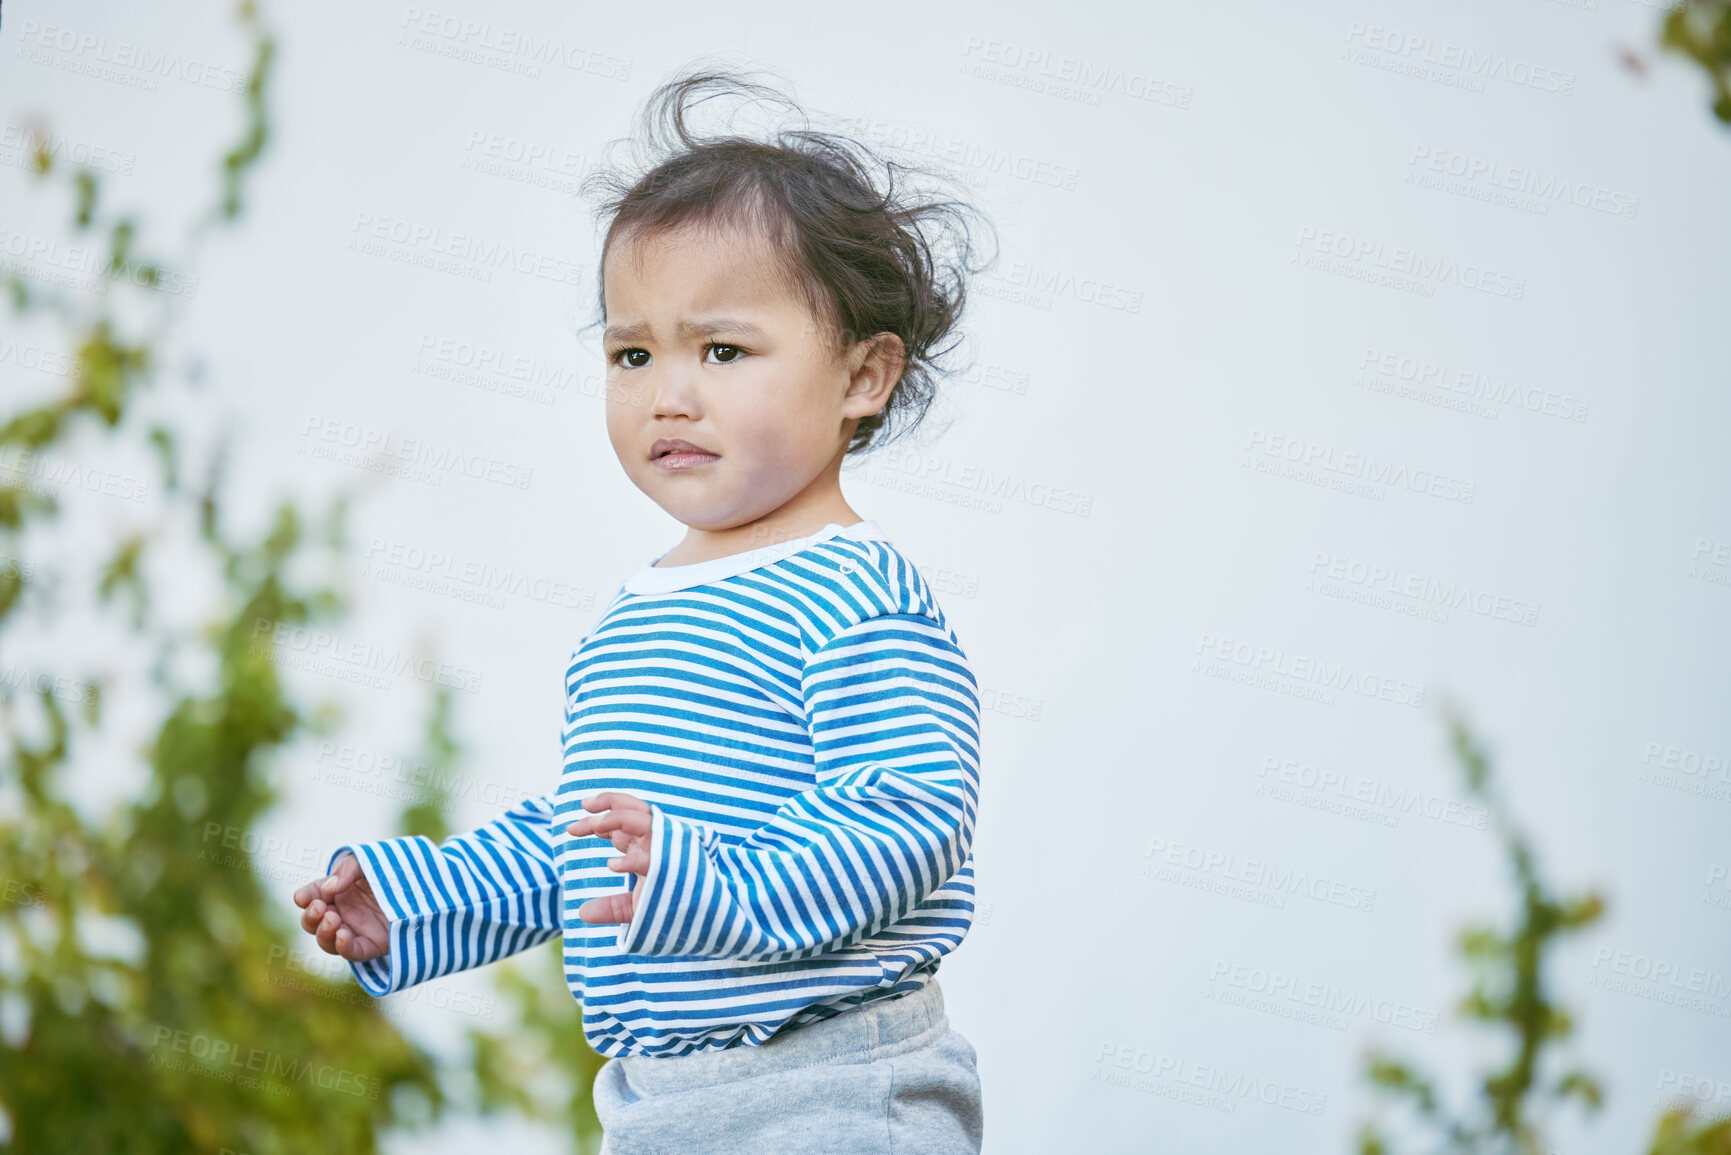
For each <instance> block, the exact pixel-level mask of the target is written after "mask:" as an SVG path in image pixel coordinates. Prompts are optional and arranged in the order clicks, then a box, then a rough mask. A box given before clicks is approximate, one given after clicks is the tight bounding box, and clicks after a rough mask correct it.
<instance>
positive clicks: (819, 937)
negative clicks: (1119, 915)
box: [620, 613, 979, 962]
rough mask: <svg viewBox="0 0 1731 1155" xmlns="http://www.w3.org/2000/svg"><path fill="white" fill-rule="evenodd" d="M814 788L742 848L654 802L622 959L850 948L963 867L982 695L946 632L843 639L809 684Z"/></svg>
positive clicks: (877, 620) (846, 632)
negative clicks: (646, 857)
mask: <svg viewBox="0 0 1731 1155" xmlns="http://www.w3.org/2000/svg"><path fill="white" fill-rule="evenodd" d="M799 684H800V692H801V695H802V697H803V701H804V707H805V721H806V727H807V730H808V731H809V734H810V737H811V742H812V749H813V756H814V760H815V764H816V784H815V786H813V787H812V788H811V789H807V790H804V791H801V792H800V793H798V794H795V795H792V796H791V797H789V798H788V799H787V800H786V801H785V802H784V803H783V804H782V805H781V806H780V807H779V808H778V809H777V810H776V811H775V813H774V815H773V817H771V818H770V820H769V821H768V822H767V823H765V824H764V825H762V826H761V827H759V828H757V829H756V830H753V831H752V832H751V833H750V834H749V835H747V836H745V837H744V838H743V839H740V838H737V837H736V838H733V839H729V838H726V837H724V836H723V835H722V834H721V833H719V832H718V831H716V830H714V829H712V828H710V827H709V826H707V825H706V824H705V823H703V822H698V821H692V820H689V819H686V818H682V817H678V816H676V815H673V814H670V813H668V812H667V811H666V810H665V809H663V808H662V807H660V806H656V805H651V807H650V810H651V815H652V825H651V831H652V833H651V837H650V865H649V869H648V873H647V875H646V876H644V877H641V878H639V877H638V876H636V875H630V876H628V881H629V882H630V883H631V884H632V885H633V886H634V889H635V890H636V893H637V901H636V908H635V912H634V916H633V919H632V922H631V923H630V925H629V926H628V927H627V928H626V929H625V931H624V933H623V934H622V936H621V938H620V949H621V950H622V951H623V952H625V953H627V954H635V955H653V956H662V957H667V956H676V955H686V956H699V957H707V958H716V959H735V960H744V961H751V962H773V961H783V960H790V959H800V958H810V957H813V956H817V955H822V954H827V953H830V952H833V951H837V950H842V949H844V948H847V947H850V946H852V945H854V944H856V943H859V942H860V941H861V940H863V939H867V938H870V937H871V936H873V935H876V934H878V933H879V932H882V931H884V930H885V928H888V927H890V925H891V924H892V923H895V922H896V921H897V920H898V919H901V918H903V917H904V916H906V915H908V914H909V913H910V912H911V911H913V910H914V908H915V907H916V906H918V905H919V904H920V903H921V902H922V901H924V900H925V899H926V898H927V897H928V896H930V895H931V894H932V892H933V891H935V890H937V889H938V888H939V887H940V886H942V885H943V884H944V883H945V882H946V881H948V880H949V879H950V878H952V877H953V876H955V875H956V874H957V872H958V871H959V870H961V869H962V867H963V865H964V864H965V863H966V862H967V861H968V854H969V848H970V846H971V845H972V842H973V833H974V824H975V817H976V811H977V808H978V800H979V697H978V688H977V686H976V684H975V681H974V677H973V674H972V672H971V670H970V669H969V666H968V664H967V659H966V657H965V656H964V655H963V654H962V652H961V651H960V649H959V648H958V647H957V645H956V644H955V641H954V636H953V634H951V633H950V631H949V630H948V628H947V627H946V626H945V625H943V624H942V623H941V622H940V621H938V620H936V619H934V618H932V617H929V616H925V615H921V614H914V613H888V614H881V615H878V616H875V617H868V618H866V619H865V620H863V621H859V622H857V623H856V624H854V625H851V626H848V627H846V628H845V629H842V630H840V631H839V632H838V633H836V634H835V635H834V636H833V637H831V638H830V639H829V640H827V641H826V642H824V643H823V644H822V645H821V646H818V647H817V648H815V649H813V650H812V651H811V652H810V654H809V656H808V657H807V659H806V661H805V664H804V668H803V672H802V673H801V675H800V683H799Z"/></svg>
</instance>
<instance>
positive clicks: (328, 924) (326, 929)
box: [315, 910, 343, 954]
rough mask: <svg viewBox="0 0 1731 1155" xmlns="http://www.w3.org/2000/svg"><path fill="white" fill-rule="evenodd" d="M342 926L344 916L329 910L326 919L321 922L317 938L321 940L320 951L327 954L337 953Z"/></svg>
mask: <svg viewBox="0 0 1731 1155" xmlns="http://www.w3.org/2000/svg"><path fill="white" fill-rule="evenodd" d="M342 925H343V919H342V916H341V915H339V914H338V913H337V912H336V911H334V910H327V911H326V912H325V917H324V918H323V919H322V920H321V921H320V922H319V930H318V934H317V935H316V936H315V937H316V938H317V939H318V940H319V949H320V950H323V951H324V952H325V953H326V954H336V953H337V931H338V929H339V928H341V927H342Z"/></svg>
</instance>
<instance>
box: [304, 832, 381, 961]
mask: <svg viewBox="0 0 1731 1155" xmlns="http://www.w3.org/2000/svg"><path fill="white" fill-rule="evenodd" d="M295 905H296V906H298V907H300V908H301V910H302V911H303V912H304V913H303V914H302V915H301V929H302V930H304V931H306V932H307V933H308V934H310V935H313V936H315V937H316V938H317V939H318V941H319V946H320V947H321V948H323V950H324V952H325V953H326V954H334V955H339V956H341V957H342V958H346V959H348V960H349V961H350V962H366V961H367V960H368V959H372V958H378V957H379V956H380V955H382V954H386V953H388V952H389V951H390V949H391V938H390V934H389V929H390V923H389V921H388V920H387V919H386V918H385V912H384V911H383V910H381V909H380V908H379V900H378V899H377V898H376V897H374V895H373V886H372V883H370V882H368V881H367V876H366V875H364V874H362V873H361V860H360V859H358V858H356V857H355V856H354V855H352V854H345V855H343V856H342V857H341V858H339V859H338V860H337V865H336V869H335V870H333V871H331V873H330V876H329V877H328V878H323V879H320V880H319V881H318V882H309V883H307V884H306V885H305V886H303V887H301V888H300V889H299V890H297V891H295Z"/></svg>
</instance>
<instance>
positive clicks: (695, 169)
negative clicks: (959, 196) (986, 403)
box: [582, 61, 995, 454]
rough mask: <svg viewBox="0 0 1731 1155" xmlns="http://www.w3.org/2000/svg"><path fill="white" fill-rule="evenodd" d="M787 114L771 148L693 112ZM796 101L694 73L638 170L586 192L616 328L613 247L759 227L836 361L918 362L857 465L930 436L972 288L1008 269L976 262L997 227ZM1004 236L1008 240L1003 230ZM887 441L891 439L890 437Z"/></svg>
mask: <svg viewBox="0 0 1731 1155" xmlns="http://www.w3.org/2000/svg"><path fill="white" fill-rule="evenodd" d="M729 96H731V97H738V98H745V99H749V100H755V101H757V102H759V103H762V104H767V105H770V106H772V107H777V106H778V107H780V108H781V109H783V110H785V111H786V112H788V113H791V114H792V115H794V116H795V117H797V119H798V122H799V124H798V127H794V128H786V127H783V128H779V129H774V130H772V131H770V132H768V133H766V134H764V136H765V137H766V138H765V139H759V138H757V137H754V136H750V135H740V134H738V133H736V132H733V131H732V130H731V126H730V129H729V131H728V132H727V133H726V134H722V135H710V136H704V135H699V134H697V133H695V132H694V131H693V130H692V128H691V126H690V124H689V121H690V119H691V113H692V110H693V109H694V108H695V107H696V106H697V105H700V104H702V103H703V102H705V101H709V100H713V99H716V98H717V97H729ZM809 126H810V120H809V118H808V117H807V116H806V115H805V113H804V112H803V111H801V110H800V109H799V107H798V105H797V104H795V103H794V101H793V100H792V98H791V97H789V96H786V95H784V94H783V93H782V92H781V91H779V90H778V89H777V88H775V87H773V86H771V85H768V84H764V83H760V82H757V81H754V80H751V79H748V78H747V77H746V76H745V75H743V74H742V73H741V71H740V70H738V69H735V68H730V67H728V66H726V65H718V64H716V63H715V62H713V61H711V62H708V63H705V62H698V63H697V64H692V65H687V67H686V68H685V69H684V70H682V71H681V72H680V73H678V74H676V75H675V76H674V77H673V78H672V79H670V80H668V81H666V82H665V83H663V84H662V85H661V86H660V87H659V88H657V89H656V90H655V91H654V92H653V93H651V94H650V96H649V98H648V99H647V100H646V101H645V103H644V105H643V109H642V113H641V126H640V129H639V131H638V133H637V134H636V135H635V138H634V139H629V138H628V139H626V140H624V141H615V142H613V143H614V146H618V145H621V144H625V145H628V146H630V147H631V149H632V155H631V159H630V161H629V162H627V163H625V164H617V163H614V164H605V165H603V166H601V167H599V168H597V169H596V170H595V171H593V172H592V173H590V174H589V175H588V176H587V177H586V178H585V180H584V181H583V186H582V192H583V195H584V197H585V199H587V200H588V201H589V202H590V203H591V205H593V206H595V209H596V213H597V216H598V220H599V221H600V222H605V223H606V225H607V231H606V237H605V240H604V241H603V242H602V245H601V253H600V256H599V258H598V260H597V262H596V263H597V270H596V275H595V296H596V309H597V315H598V316H600V317H601V318H602V323H605V319H606V316H607V304H606V298H605V295H604V291H603V286H604V281H603V269H604V268H605V265H606V261H607V253H608V251H609V249H610V248H611V247H612V245H613V242H614V241H615V240H616V239H618V238H620V237H625V236H628V237H629V238H630V239H631V240H632V241H640V240H644V239H649V238H652V237H655V236H658V235H661V234H665V233H669V232H672V231H674V230H676V229H680V228H683V227H686V226H696V227H698V228H703V229H709V230H715V231H722V230H731V229H735V228H743V229H749V230H754V231H755V232H757V233H758V235H761V236H763V237H765V238H766V239H767V240H768V242H769V244H770V247H771V249H772V250H773V252H774V254H775V260H776V262H777V263H778V265H779V266H780V269H781V272H782V273H783V275H784V277H785V279H786V282H787V283H788V285H789V286H791V287H792V289H793V290H794V292H795V293H796V294H797V296H798V298H799V299H800V300H801V301H802V302H803V303H804V304H805V306H806V308H807V311H808V312H809V313H810V314H811V315H812V316H813V317H814V318H816V319H817V320H818V321H819V323H820V324H821V325H822V326H823V327H824V333H825V340H826V342H827V344H828V348H829V350H830V352H831V353H832V355H836V356H839V355H840V354H841V353H842V352H843V351H844V350H845V349H846V348H847V347H849V346H850V345H852V344H853V343H854V342H856V341H860V340H865V339H867V338H870V337H871V336H872V335H873V334H876V333H882V332H889V333H894V334H895V335H896V336H898V337H900V338H901V340H902V342H903V344H904V346H905V348H906V361H905V363H904V365H903V368H902V374H901V378H900V380H898V381H897V382H896V384H895V387H894V388H893V389H892V390H891V392H890V396H889V400H888V401H887V402H886V403H885V405H884V408H883V409H882V411H880V412H879V413H876V414H872V415H869V416H866V417H862V418H861V419H860V422H859V425H858V427H857V428H856V429H855V430H854V434H853V438H852V440H851V441H850V443H849V445H848V449H847V452H848V454H853V453H857V452H860V451H863V450H865V449H866V448H867V447H868V446H870V445H873V444H874V443H875V444H883V443H885V442H887V441H890V440H894V439H895V438H897V437H899V436H901V435H902V434H903V433H905V432H907V431H908V430H911V429H912V428H914V427H915V426H917V425H918V424H919V423H920V421H921V420H922V419H923V418H924V417H925V415H926V412H927V410H928V409H929V408H930V406H931V403H932V400H933V397H934V396H935V393H936V385H937V378H938V376H940V375H943V374H947V373H950V372H953V371H954V370H953V368H952V367H951V366H950V365H949V364H947V362H946V358H947V357H948V356H949V354H950V353H952V352H953V351H954V350H955V348H956V347H957V345H958V344H959V343H960V335H959V332H958V328H957V327H958V324H959V322H960V320H961V316H962V308H963V305H964V303H965V301H966V298H967V283H966V282H967V278H968V276H969V275H970V274H972V273H976V272H980V271H982V270H983V269H985V268H989V267H990V266H991V264H992V263H993V261H994V260H995V251H994V256H993V258H992V259H988V260H986V261H984V262H980V261H977V260H976V251H977V246H976V242H975V239H974V233H973V229H972V227H971V224H972V219H977V220H978V221H979V223H981V224H984V226H985V227H986V229H987V231H988V232H991V231H992V230H991V223H990V221H988V220H986V219H985V218H984V216H983V215H982V214H980V213H979V212H978V210H976V209H974V208H973V207H972V206H971V205H969V204H967V203H965V202H964V201H960V200H951V199H944V198H941V197H939V196H937V195H936V194H934V193H931V192H929V191H921V190H918V189H910V188H909V187H908V186H910V185H911V184H912V183H913V182H912V181H911V180H910V179H909V178H911V177H913V178H921V179H923V180H926V181H928V182H930V183H939V182H938V180H937V178H935V177H934V174H932V173H930V172H927V171H924V170H921V169H918V168H915V167H913V166H910V165H907V164H903V163H900V162H897V161H892V160H889V159H886V158H883V157H880V156H878V155H877V154H875V153H873V152H872V151H871V150H870V149H869V148H867V147H866V146H865V145H863V144H861V143H860V142H859V141H857V140H854V139H853V138H852V137H850V136H847V135H844V134H841V133H833V132H820V131H815V130H813V129H811V128H810V127H809ZM993 235H994V239H995V233H994V234H993ZM880 430H881V431H883V435H882V436H881V437H880V436H879V433H880Z"/></svg>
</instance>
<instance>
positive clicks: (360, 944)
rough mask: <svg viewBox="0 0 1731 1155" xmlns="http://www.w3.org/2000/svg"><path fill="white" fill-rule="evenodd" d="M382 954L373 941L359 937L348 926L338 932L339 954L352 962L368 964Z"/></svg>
mask: <svg viewBox="0 0 1731 1155" xmlns="http://www.w3.org/2000/svg"><path fill="white" fill-rule="evenodd" d="M382 953H384V952H383V951H381V950H380V949H379V946H378V944H377V943H375V942H373V940H372V939H370V938H365V937H363V936H361V935H358V934H356V933H354V932H353V931H351V930H350V929H349V928H348V927H346V926H345V927H343V928H342V929H341V930H339V931H337V954H339V955H341V956H342V957H343V958H345V959H347V960H349V961H350V962H366V961H367V960H368V959H370V958H377V957H378V956H379V955H380V954H382Z"/></svg>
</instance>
